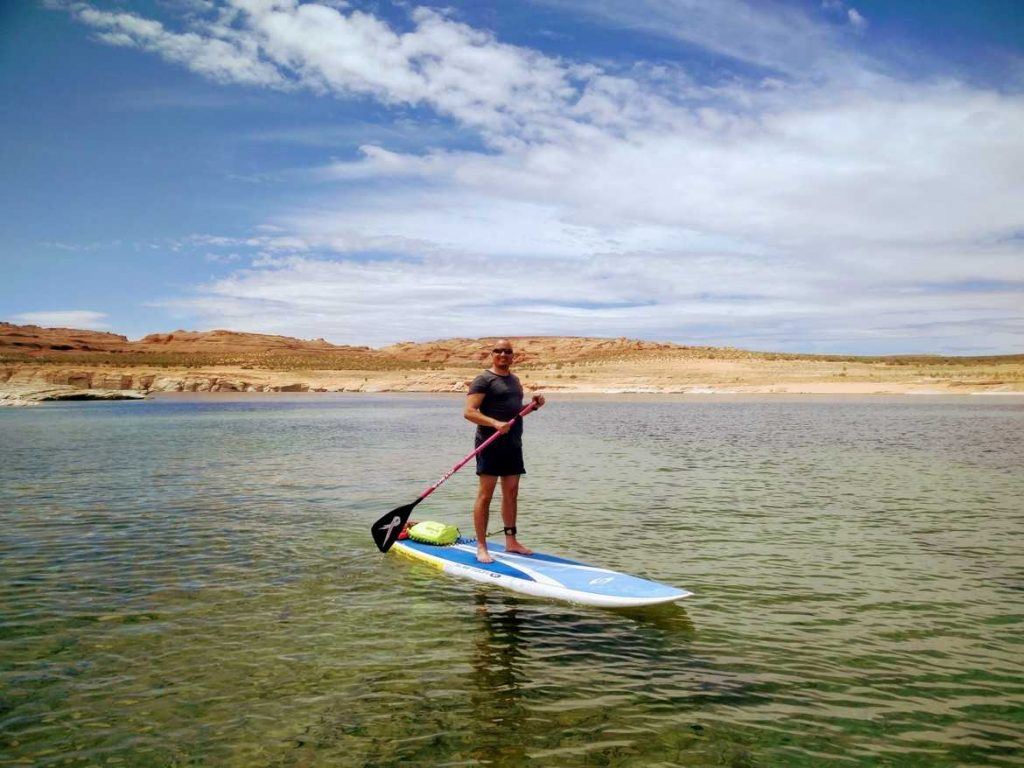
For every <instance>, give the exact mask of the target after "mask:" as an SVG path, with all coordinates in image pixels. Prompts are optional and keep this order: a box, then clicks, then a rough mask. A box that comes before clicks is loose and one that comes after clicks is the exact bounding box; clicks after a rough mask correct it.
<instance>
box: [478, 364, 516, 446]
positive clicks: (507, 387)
mask: <svg viewBox="0 0 1024 768" xmlns="http://www.w3.org/2000/svg"><path fill="white" fill-rule="evenodd" d="M480 393H483V396H484V401H483V402H482V403H481V404H480V412H481V413H482V414H483V415H484V416H490V417H491V418H492V419H497V420H498V421H510V420H511V419H512V418H513V417H515V416H518V415H519V412H520V411H521V410H523V385H522V384H520V383H519V377H518V376H516V375H515V374H514V373H510V374H509V375H508V376H499V375H498V374H496V373H493V372H492V371H484V372H483V373H481V374H480V375H479V376H477V377H476V378H475V379H473V383H472V384H470V385H469V394H471V395H478V394H480ZM522 433H523V420H522V419H519V420H518V421H516V423H515V424H513V425H512V429H510V430H509V434H510V435H514V436H516V437H518V436H519V435H521V434H522ZM476 434H477V437H478V438H479V437H484V438H487V437H490V436H491V435H493V434H494V428H493V427H484V426H481V425H477V428H476Z"/></svg>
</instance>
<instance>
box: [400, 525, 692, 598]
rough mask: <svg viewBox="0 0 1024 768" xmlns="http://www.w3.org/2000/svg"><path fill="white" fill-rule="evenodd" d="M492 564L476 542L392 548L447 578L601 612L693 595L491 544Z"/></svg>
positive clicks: (410, 542) (409, 543)
mask: <svg viewBox="0 0 1024 768" xmlns="http://www.w3.org/2000/svg"><path fill="white" fill-rule="evenodd" d="M487 549H488V551H489V552H490V553H491V557H493V558H494V562H493V563H481V562H479V561H478V560H477V559H476V542H475V541H474V540H472V539H466V538H460V539H458V540H457V541H456V542H455V543H454V544H449V545H446V546H441V545H438V544H423V543H421V542H418V541H413V540H412V539H400V540H399V541H396V542H395V544H394V546H392V547H391V551H392V552H398V553H400V554H402V555H405V556H407V557H411V558H413V559H415V560H418V561H420V562H424V563H429V564H430V565H432V566H434V567H435V568H440V569H441V570H443V571H444V572H445V573H450V574H452V575H453V576H461V577H463V578H467V579H473V580H474V581H480V582H483V583H485V584H495V585H497V586H499V587H505V588H506V589H511V590H512V591H514V592H521V593H523V594H526V595H533V596H535V597H550V598H554V599H556V600H567V601H569V602H573V603H582V604H584V605H596V606H600V607H602V608H631V607H635V606H642V605H656V604H658V603H671V602H673V601H675V600H682V599H683V598H684V597H689V596H690V595H691V594H693V593H692V592H688V591H687V590H685V589H677V588H676V587H670V586H668V585H666V584H659V583H657V582H655V581H648V580H647V579H641V578H639V577H637V576H630V575H629V574H626V573H619V572H618V571H612V570H609V569H607V568H598V567H597V566H593V565H586V564H585V563H580V562H577V561H575V560H568V559H566V558H564V557H555V556H554V555H546V554H543V553H541V552H534V554H532V555H528V556H525V555H517V554H514V553H512V552H506V551H505V547H503V546H502V545H501V544H488V545H487Z"/></svg>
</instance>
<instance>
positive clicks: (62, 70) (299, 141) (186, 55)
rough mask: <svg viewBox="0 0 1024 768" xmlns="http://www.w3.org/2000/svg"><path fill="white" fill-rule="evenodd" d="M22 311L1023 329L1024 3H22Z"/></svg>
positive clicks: (972, 343) (141, 326)
mask: <svg viewBox="0 0 1024 768" xmlns="http://www.w3.org/2000/svg"><path fill="white" fill-rule="evenodd" d="M0 67H2V70H3V73H4V77H3V78H0V99H2V101H3V103H4V104H5V109H4V110H2V111H0V160H2V168H3V174H0V204H2V210H3V212H4V213H3V215H2V216H0V259H2V264H0V266H2V268H3V274H4V280H3V281H2V283H0V319H3V320H8V321H13V322H21V323H30V322H34V323H38V324H42V325H68V326H75V327H93V328H101V329H105V330H112V331H116V332H119V333H124V334H127V335H128V336H130V337H133V338H135V337H139V336H142V335H144V334H146V333H150V332H155V331H167V330H172V329H175V328H190V329H209V328H216V327H226V328H233V329H237V330H250V331H257V332H267V333H281V334H287V335H294V336H301V337H320V336H322V337H325V338H327V339H329V340H331V341H335V342H338V343H356V344H370V345H374V346H377V345H383V344H387V343H391V342H396V341H401V340H428V339H436V338H444V337H452V336H482V335H526V334H545V335H562V334H570V335H595V336H628V337H638V338H648V339H656V340H667V341H676V342H680V343H684V344H687V343H688V344H714V345H730V346H738V347H745V348H753V349H771V350H788V351H805V352H845V353H864V354H885V353H897V352H933V353H953V354H969V353H970V354H990V353H1007V352H1021V351H1024V139H1022V138H1021V137H1022V136H1024V5H1021V4H1020V3H1019V2H1017V1H1016V0H1006V1H1005V2H1001V1H1000V0H990V1H989V2H986V3H974V2H951V1H947V2H934V1H933V2H923V1H921V2H881V1H880V0H872V1H865V2H851V1H848V0H818V1H817V2H811V1H809V0H808V2H753V0H750V1H749V2H745V1H741V0H716V1H715V2H710V1H708V2H696V1H695V0H636V1H635V2H631V3H628V4H627V3H622V2H617V1H616V0H586V1H584V0H524V1H523V2H481V1H474V2H455V3H451V2H449V3H444V4H435V5H429V4H416V3H410V2H403V3H387V2H341V1H339V0H320V2H310V3H299V2H297V0H227V1H223V0H148V1H146V2H132V1H131V0H123V1H116V0H105V1H104V0H90V1H88V2H86V1H84V0H81V1H80V0H43V1H42V2H36V3H13V4H4V6H3V8H2V10H0Z"/></svg>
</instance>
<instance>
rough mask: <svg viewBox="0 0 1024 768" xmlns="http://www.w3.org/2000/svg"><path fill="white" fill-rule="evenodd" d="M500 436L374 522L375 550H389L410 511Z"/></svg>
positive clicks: (532, 407)
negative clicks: (411, 500) (411, 498)
mask: <svg viewBox="0 0 1024 768" xmlns="http://www.w3.org/2000/svg"><path fill="white" fill-rule="evenodd" d="M536 408H537V404H536V403H535V402H533V403H530V404H529V405H527V406H526V407H525V408H523V410H521V411H520V412H519V414H518V415H517V416H515V417H514V418H513V419H511V420H510V421H509V422H508V423H509V425H512V424H514V423H515V421H516V419H521V418H523V417H524V416H525V415H526V414H528V413H529V412H530V411H533V410H536ZM501 434H502V433H501V432H495V433H494V434H493V435H491V436H490V437H488V438H487V439H486V440H484V441H483V442H482V443H480V446H479V447H478V448H477V449H476V450H475V451H473V452H472V453H470V454H469V455H468V456H466V457H465V458H464V459H463V460H462V461H460V462H459V463H458V464H456V465H455V466H454V467H452V468H451V469H449V470H448V471H447V472H445V473H444V475H442V476H441V479H440V480H438V481H437V482H436V483H434V484H433V485H432V486H430V487H429V488H427V490H425V491H424V492H423V493H421V494H420V495H419V498H417V499H416V501H414V502H413V503H412V504H406V505H405V506H402V507H395V508H394V509H392V510H391V511H390V512H388V513H387V514H386V515H384V517H382V518H381V519H380V520H378V521H377V522H375V523H374V524H373V526H372V527H371V528H370V533H371V534H373V542H374V543H375V544H376V545H377V549H379V550H380V551H381V552H387V551H388V550H389V549H391V545H392V544H394V543H395V541H397V540H398V535H399V534H400V533H401V532H402V529H403V528H405V524H406V523H407V522H409V515H411V514H412V511H413V509H415V507H416V505H417V504H419V503H420V502H421V501H423V500H424V499H425V498H427V496H429V495H430V494H432V493H433V492H434V491H436V490H437V489H438V488H439V487H440V486H441V483H443V482H444V481H445V480H447V479H448V478H449V477H451V476H452V475H454V474H455V473H456V472H458V471H459V470H460V469H462V467H463V466H465V465H466V463H467V462H468V461H469V460H470V459H472V458H473V457H474V456H476V455H477V454H478V453H480V451H482V450H484V449H485V448H486V447H487V446H489V445H490V444H491V443H493V442H494V441H495V440H497V439H498V438H499V437H501Z"/></svg>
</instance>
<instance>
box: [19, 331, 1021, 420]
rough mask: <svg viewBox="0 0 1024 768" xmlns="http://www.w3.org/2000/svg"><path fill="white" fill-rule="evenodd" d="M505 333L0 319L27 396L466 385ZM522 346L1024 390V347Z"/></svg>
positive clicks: (810, 385)
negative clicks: (362, 341) (306, 335)
mask: <svg viewBox="0 0 1024 768" xmlns="http://www.w3.org/2000/svg"><path fill="white" fill-rule="evenodd" d="M496 341H497V339H495V338H483V339H466V338H456V339H443V340H440V341H432V342H421V343H414V342H402V343H399V344H394V345H391V346H388V347H383V348H381V349H371V348H369V347H355V346H345V345H336V344H331V343H329V342H327V341H324V340H323V339H312V340H305V339H295V338H290V337H287V336H273V335H267V334H256V333H239V332H235V331H227V330H215V331H173V332H171V333H158V334H151V335H149V336H146V337H145V338H142V339H139V340H137V341H129V340H128V339H127V338H126V337H124V336H120V335H117V334H113V333H102V332H98V331H82V330H76V329H70V328H39V327H37V326H17V325H11V324H9V323H0V390H4V391H9V392H12V393H15V394H16V395H17V397H18V399H21V400H25V399H26V395H25V392H26V391H27V390H28V389H32V388H39V389H40V391H42V390H47V391H49V390H50V389H51V388H52V387H72V388H75V389H78V390H94V391H95V390H103V389H106V390H114V391H120V392H124V391H137V392H142V393H150V392H307V391H313V392H464V391H465V388H466V385H467V382H468V381H469V380H471V379H472V377H473V375H475V372H476V371H479V370H480V369H481V368H484V367H486V366H487V365H489V363H490V352H491V349H492V348H493V347H494V344H495V342H496ZM511 342H512V344H513V345H514V346H515V348H516V363H515V365H516V370H517V371H518V372H519V374H520V378H522V379H523V382H524V384H525V385H526V386H527V387H528V388H531V389H539V390H544V391H548V392H556V391H562V392H604V393H611V392H636V393H701V392H734V393H743V392H748V393H749V392H766V393H767V392H770V393H803V394H807V393H819V394H823V393H846V394H853V393H863V394H877V393H900V392H912V393H916V394H940V393H963V392H975V393H995V394H1009V393H1015V392H1024V355H1004V356H1000V357H974V358H972V357H940V356H905V357H881V358H869V357H850V356H841V355H799V354H789V353H785V354H783V353H770V352H749V351H744V350H739V349H732V348H727V347H725V348H723V347H697V346H682V345H678V344H663V343H657V342H650V341H638V340H635V339H625V338H618V339H600V338H580V337H564V336H528V337H514V338H512V339H511ZM0 394H2V392H0ZM0 399H2V398H0ZM2 404H4V403H0V405H2Z"/></svg>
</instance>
